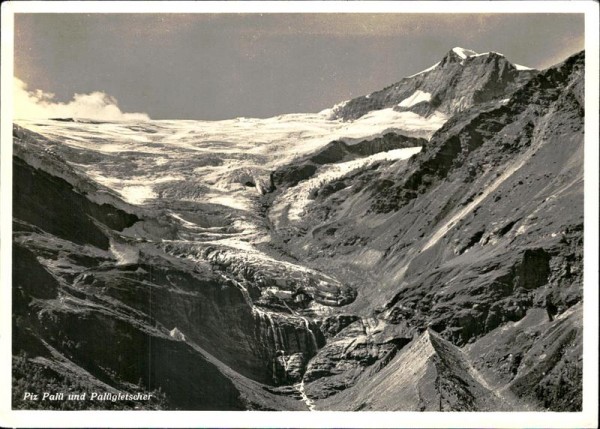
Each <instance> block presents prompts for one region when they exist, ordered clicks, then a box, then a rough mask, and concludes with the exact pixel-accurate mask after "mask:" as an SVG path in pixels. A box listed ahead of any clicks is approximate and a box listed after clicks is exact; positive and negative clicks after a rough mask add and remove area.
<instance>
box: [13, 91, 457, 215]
mask: <svg viewBox="0 0 600 429" xmlns="http://www.w3.org/2000/svg"><path fill="white" fill-rule="evenodd" d="M424 94H425V93H420V94H416V95H414V96H413V97H411V98H413V99H414V100H413V101H415V102H418V100H420V99H423V98H424V97H425V98H426V95H424ZM447 119H448V118H447V117H446V116H445V115H443V114H441V113H435V114H433V115H430V116H428V117H423V116H420V115H418V114H416V113H413V112H397V111H395V110H393V109H391V108H389V109H382V110H377V111H373V112H371V113H369V114H367V115H365V116H363V117H361V118H359V119H358V120H355V121H352V122H343V121H340V120H329V119H328V118H327V116H326V115H325V114H322V113H317V114H287V115H281V116H276V117H273V118H267V119H256V118H236V119H230V120H223V121H188V120H183V121H181V120H178V121H171V120H164V121H150V122H139V123H138V122H100V123H99V122H91V121H87V122H85V121H83V122H64V121H55V120H23V121H17V123H18V124H19V125H22V126H24V127H25V128H28V129H31V130H32V131H35V132H37V133H39V134H41V135H43V136H45V137H47V138H49V139H50V140H52V141H54V142H56V146H55V149H56V150H57V151H58V152H59V153H61V155H62V156H63V157H64V158H65V159H66V160H67V161H68V162H69V163H70V164H71V165H72V166H73V167H74V168H76V169H77V170H79V171H81V172H83V173H84V174H86V175H87V176H88V177H91V178H92V179H93V180H95V181H97V182H98V183H100V184H102V185H105V186H107V187H109V188H111V189H113V190H114V191H115V192H117V193H119V194H120V195H121V196H122V197H123V198H124V199H125V200H126V201H127V202H129V203H131V204H150V203H152V202H153V201H154V200H156V199H160V198H165V196H166V195H172V196H174V195H176V196H177V198H178V199H179V200H183V201H201V202H210V203H214V204H221V205H224V206H228V207H231V208H235V209H239V210H248V211H249V210H252V204H253V201H254V200H255V199H256V194H257V193H256V192H249V189H248V188H247V186H245V185H244V183H239V181H240V180H239V179H238V177H242V176H243V175H242V174H241V173H240V172H243V171H257V167H259V168H260V169H261V170H263V171H264V172H265V173H264V174H267V176H266V179H267V180H268V171H272V170H274V169H276V168H277V167H279V166H282V165H285V164H288V163H290V162H292V161H293V160H294V159H296V158H299V157H302V156H305V155H307V154H309V153H313V152H315V151H317V150H318V149H320V148H321V147H323V146H325V145H326V144H327V143H329V142H331V141H334V140H338V139H343V138H351V139H360V138H365V139H367V138H370V137H373V136H377V135H381V134H382V133H384V132H386V131H390V130H396V131H398V132H401V133H403V134H405V135H409V136H419V137H426V138H430V137H431V136H432V135H433V133H434V132H435V131H437V130H438V129H439V128H441V126H442V125H443V124H444V123H445V122H446V121H447ZM264 174H263V176H264ZM244 177H245V176H244ZM257 179H258V178H257ZM260 179H261V180H262V181H264V180H265V178H264V177H262V178H260ZM257 188H258V186H257Z"/></svg>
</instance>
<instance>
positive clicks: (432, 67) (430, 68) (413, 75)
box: [407, 61, 440, 78]
mask: <svg viewBox="0 0 600 429" xmlns="http://www.w3.org/2000/svg"><path fill="white" fill-rule="evenodd" d="M439 65H440V63H439V61H438V62H437V63H435V64H434V65H432V66H431V67H429V68H426V69H425V70H422V71H420V72H418V73H415V74H411V75H410V76H407V77H408V78H411V77H415V76H419V75H420V74H423V73H427V72H428V71H431V70H433V69H435V68H436V67H437V66H439Z"/></svg>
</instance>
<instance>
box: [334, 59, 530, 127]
mask: <svg viewBox="0 0 600 429" xmlns="http://www.w3.org/2000/svg"><path fill="white" fill-rule="evenodd" d="M535 73H536V70H533V69H530V68H528V67H524V66H521V65H518V64H513V63H511V62H510V61H508V60H507V59H506V57H505V56H504V55H502V54H500V53H497V52H486V53H482V54H478V53H476V52H475V51H472V50H470V49H465V48H459V47H456V48H453V49H451V50H450V51H448V53H446V55H444V57H443V58H442V59H441V60H440V61H439V62H438V63H436V64H434V65H433V66H431V67H429V68H428V69H425V70H423V71H421V72H419V73H416V74H414V75H412V76H409V77H405V78H404V79H402V80H401V81H399V82H397V83H395V84H393V85H390V86H388V87H387V88H384V89H382V90H380V91H376V92H374V93H371V94H369V95H365V96H361V97H357V98H354V99H352V100H349V101H347V102H344V103H341V104H339V105H337V106H335V107H334V108H333V109H332V113H331V118H332V119H342V120H345V121H346V120H354V119H358V118H360V117H361V116H363V115H365V114H367V113H368V112H371V111H374V110H381V109H388V108H393V109H394V110H395V111H399V112H402V111H412V112H414V113H417V114H419V115H422V116H430V115H432V114H435V113H441V114H445V115H453V114H455V113H458V112H460V111H463V110H466V109H468V108H470V107H472V106H473V105H475V104H480V103H485V102H489V101H499V100H502V99H505V98H508V97H509V94H511V93H512V92H514V90H515V89H516V88H518V87H520V86H521V85H522V84H523V83H524V82H526V81H527V80H529V79H530V78H531V77H532V76H533V75H534V74H535Z"/></svg>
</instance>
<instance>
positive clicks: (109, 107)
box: [13, 77, 150, 121]
mask: <svg viewBox="0 0 600 429" xmlns="http://www.w3.org/2000/svg"><path fill="white" fill-rule="evenodd" d="M13 97H14V98H13V106H14V118H15V119H48V118H82V119H95V120H101V121H148V120H150V117H149V116H148V115H147V114H146V113H124V112H122V111H121V109H120V108H119V106H118V103H117V100H116V99H115V98H114V97H111V96H110V95H108V94H105V93H104V92H100V91H95V92H92V93H89V94H75V95H74V96H73V99H72V100H71V101H69V102H67V103H57V102H55V101H54V94H52V93H50V92H45V91H42V90H40V89H37V90H35V91H30V90H28V89H27V84H26V83H25V82H23V81H22V80H21V79H19V78H17V77H15V78H14V80H13Z"/></svg>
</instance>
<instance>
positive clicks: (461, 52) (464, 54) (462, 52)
mask: <svg viewBox="0 0 600 429" xmlns="http://www.w3.org/2000/svg"><path fill="white" fill-rule="evenodd" d="M452 52H454V53H455V54H456V55H458V56H459V57H461V58H462V59H463V60H464V59H466V58H468V57H471V56H474V55H477V52H475V51H473V50H471V49H465V48H460V47H456V48H452Z"/></svg>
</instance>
